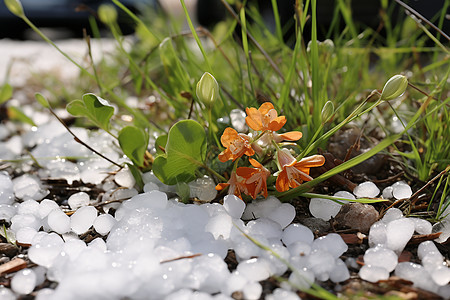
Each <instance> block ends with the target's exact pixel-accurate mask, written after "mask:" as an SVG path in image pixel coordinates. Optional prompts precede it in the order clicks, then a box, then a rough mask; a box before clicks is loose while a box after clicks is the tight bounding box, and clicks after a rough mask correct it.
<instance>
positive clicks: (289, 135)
mask: <svg viewBox="0 0 450 300" xmlns="http://www.w3.org/2000/svg"><path fill="white" fill-rule="evenodd" d="M245 112H246V113H247V117H246V118H245V122H246V123H247V125H248V126H249V127H250V128H251V129H253V130H256V131H272V132H274V131H278V130H280V129H281V128H282V127H283V126H284V124H286V117H285V116H278V113H277V111H276V110H275V109H274V108H273V104H272V103H270V102H265V103H263V104H262V105H261V107H260V108H259V109H256V108H254V107H250V108H248V107H247V108H246V109H245ZM301 137H302V133H301V132H299V131H290V132H285V133H282V134H276V133H274V134H273V140H274V141H275V142H277V143H279V142H281V141H297V140H299V139H301Z"/></svg>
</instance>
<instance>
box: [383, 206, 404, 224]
mask: <svg viewBox="0 0 450 300" xmlns="http://www.w3.org/2000/svg"><path fill="white" fill-rule="evenodd" d="M401 218H403V213H402V211H401V210H400V209H398V208H395V207H392V208H389V209H388V210H387V211H386V213H385V214H384V216H383V218H382V219H381V221H383V222H384V223H386V224H387V223H389V222H391V221H394V220H397V219H401Z"/></svg>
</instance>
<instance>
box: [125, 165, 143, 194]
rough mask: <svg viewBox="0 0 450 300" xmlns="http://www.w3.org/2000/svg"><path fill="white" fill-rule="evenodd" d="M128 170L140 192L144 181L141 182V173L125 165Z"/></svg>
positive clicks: (133, 166)
mask: <svg viewBox="0 0 450 300" xmlns="http://www.w3.org/2000/svg"><path fill="white" fill-rule="evenodd" d="M127 165H128V169H129V170H130V172H131V175H133V177H134V180H136V184H137V185H138V187H139V189H140V190H142V188H143V187H144V181H143V180H142V173H141V171H139V169H138V168H137V167H136V166H135V165H132V164H129V163H127Z"/></svg>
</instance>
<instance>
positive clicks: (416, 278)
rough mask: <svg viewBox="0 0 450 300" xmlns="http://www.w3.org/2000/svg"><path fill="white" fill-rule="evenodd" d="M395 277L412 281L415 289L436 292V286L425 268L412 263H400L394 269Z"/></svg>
mask: <svg viewBox="0 0 450 300" xmlns="http://www.w3.org/2000/svg"><path fill="white" fill-rule="evenodd" d="M395 275H396V276H398V277H401V278H403V279H406V280H409V281H412V282H413V283H414V286H415V287H418V288H422V289H424V290H427V291H431V292H434V293H435V292H437V290H438V288H439V287H438V285H437V284H436V283H435V282H434V281H433V280H432V279H431V277H430V275H429V274H428V272H427V271H426V270H425V268H424V267H423V266H421V265H419V264H415V263H412V262H401V263H399V264H398V265H397V267H396V268H395Z"/></svg>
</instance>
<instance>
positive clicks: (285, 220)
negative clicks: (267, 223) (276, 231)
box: [266, 203, 295, 228]
mask: <svg viewBox="0 0 450 300" xmlns="http://www.w3.org/2000/svg"><path fill="white" fill-rule="evenodd" d="M266 216H267V218H269V219H271V220H273V221H275V222H277V223H278V224H280V225H281V228H285V227H286V226H288V225H289V224H291V222H292V221H293V220H294V218H295V207H294V206H293V205H292V204H290V203H283V204H281V205H280V206H278V207H277V208H276V209H275V210H273V211H271V212H269V213H268V214H267V215H266Z"/></svg>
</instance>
